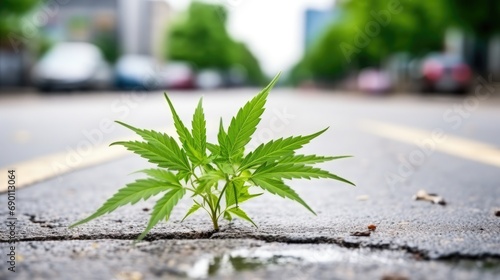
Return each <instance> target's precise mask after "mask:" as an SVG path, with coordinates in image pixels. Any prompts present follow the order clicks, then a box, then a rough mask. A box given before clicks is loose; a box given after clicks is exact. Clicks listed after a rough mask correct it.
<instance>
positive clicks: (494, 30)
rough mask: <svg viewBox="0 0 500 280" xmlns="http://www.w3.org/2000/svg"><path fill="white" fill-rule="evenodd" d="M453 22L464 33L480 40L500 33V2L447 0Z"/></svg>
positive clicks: (491, 0) (488, 0)
mask: <svg viewBox="0 0 500 280" xmlns="http://www.w3.org/2000/svg"><path fill="white" fill-rule="evenodd" d="M448 5H449V7H450V10H451V13H452V16H453V20H454V22H455V23H457V24H458V25H459V26H461V27H462V28H463V29H464V30H465V31H467V32H470V33H473V34H475V35H476V36H478V37H481V38H485V39H487V38H489V37H491V36H493V35H495V34H498V33H500V21H499V20H498V17H499V16H500V1H498V0H476V1H473V2H471V1H465V0H448Z"/></svg>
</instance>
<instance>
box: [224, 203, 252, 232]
mask: <svg viewBox="0 0 500 280" xmlns="http://www.w3.org/2000/svg"><path fill="white" fill-rule="evenodd" d="M227 211H229V212H231V213H233V214H235V215H236V216H238V217H240V218H242V219H243V220H245V221H247V222H250V223H251V224H252V225H253V226H254V227H256V228H257V227H258V226H257V224H255V223H254V222H253V221H252V219H250V217H248V215H247V213H245V211H243V210H242V209H241V208H239V207H237V208H231V209H229V210H227Z"/></svg>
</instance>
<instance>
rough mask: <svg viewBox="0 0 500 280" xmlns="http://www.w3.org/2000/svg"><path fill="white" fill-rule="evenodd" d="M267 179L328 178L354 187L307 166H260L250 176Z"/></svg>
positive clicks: (332, 175)
mask: <svg viewBox="0 0 500 280" xmlns="http://www.w3.org/2000/svg"><path fill="white" fill-rule="evenodd" d="M255 177H258V178H269V179H294V178H297V179H300V178H303V179H311V178H329V179H335V180H339V181H342V182H344V183H348V184H351V185H354V184H353V183H352V182H349V181H347V180H346V179H344V178H341V177H339V176H337V175H335V174H331V173H330V172H328V171H326V170H322V169H320V168H316V167H312V166H307V165H304V164H277V163H272V164H269V165H266V164H264V165H262V166H261V167H259V168H258V169H257V170H255V172H254V173H253V175H252V178H255Z"/></svg>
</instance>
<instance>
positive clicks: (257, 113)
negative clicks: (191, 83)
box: [70, 74, 354, 240]
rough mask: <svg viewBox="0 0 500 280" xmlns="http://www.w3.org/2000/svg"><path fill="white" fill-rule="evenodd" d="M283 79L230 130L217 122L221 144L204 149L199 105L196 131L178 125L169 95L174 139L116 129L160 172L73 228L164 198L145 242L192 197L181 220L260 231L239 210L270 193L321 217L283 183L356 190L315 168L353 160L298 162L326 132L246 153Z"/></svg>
mask: <svg viewBox="0 0 500 280" xmlns="http://www.w3.org/2000/svg"><path fill="white" fill-rule="evenodd" d="M278 78H279V74H278V75H277V76H276V77H275V78H274V79H273V80H272V81H271V83H269V85H268V86H267V87H266V88H264V89H263V90H262V91H261V92H260V93H259V94H257V95H256V96H255V97H254V98H252V99H251V100H250V101H249V102H247V103H246V104H245V105H244V106H243V107H242V108H241V109H239V110H238V112H237V114H236V116H234V117H233V118H232V119H231V121H230V122H229V126H228V128H227V130H226V129H225V128H224V124H223V122H222V118H221V119H220V125H219V130H218V133H217V143H208V142H207V128H206V119H205V113H204V111H203V106H202V102H203V100H202V99H200V101H199V102H198V105H197V106H196V109H195V111H194V114H193V117H192V121H191V129H189V128H188V127H186V125H184V123H183V122H182V120H181V119H180V117H179V115H178V113H177V111H176V110H175V107H174V105H173V102H172V101H171V100H170V98H169V97H168V95H167V94H165V99H166V101H167V103H168V107H169V108H170V111H171V113H172V118H173V121H174V126H175V129H176V132H177V139H178V141H177V140H176V139H174V138H173V137H172V136H171V135H167V134H165V133H162V132H157V131H153V130H146V129H139V128H136V127H133V126H131V125H129V124H125V123H123V122H119V121H117V123H118V124H120V125H122V126H124V127H126V128H128V129H130V130H132V131H133V132H135V133H136V134H137V135H139V136H140V137H141V138H142V141H119V142H115V143H112V144H111V146H114V145H120V146H123V147H125V148H126V149H128V150H130V151H132V152H134V153H136V154H138V155H139V156H141V157H143V158H145V159H147V160H148V161H149V162H151V163H153V164H155V165H156V166H157V167H156V168H150V169H144V170H141V171H139V172H140V173H143V174H145V175H146V176H147V178H144V179H138V180H136V181H135V182H132V183H130V184H127V185H126V186H125V187H123V188H122V189H120V190H118V192H117V193H116V194H115V195H113V196H112V197H111V198H110V199H108V200H107V201H106V202H104V204H103V205H102V206H101V207H100V208H98V209H97V211H96V212H95V213H93V214H92V215H90V216H88V217H86V218H84V219H83V220H81V221H78V222H76V223H75V224H73V225H71V226H70V227H75V226H78V225H81V224H83V223H86V222H89V221H91V220H93V219H95V218H98V217H100V216H102V215H105V214H107V213H110V212H112V211H115V210H116V209H117V208H119V207H121V206H124V205H127V204H135V203H137V202H139V201H140V200H147V199H149V198H151V197H153V196H160V195H161V197H160V198H159V199H158V201H157V202H156V204H155V206H154V207H153V211H152V212H151V217H150V219H149V222H148V224H147V226H146V229H145V230H144V231H143V232H142V233H141V234H140V235H139V237H138V240H141V239H143V238H144V237H145V236H146V235H147V234H148V233H149V231H150V230H151V229H152V228H153V227H154V226H156V225H157V224H158V223H159V222H160V221H162V220H165V221H167V220H168V219H169V218H170V216H171V214H172V211H173V209H174V208H175V206H176V205H177V204H178V203H179V202H180V201H181V200H182V198H183V197H184V196H185V195H186V194H187V193H188V192H189V193H190V194H191V197H192V199H193V206H192V207H191V208H190V209H189V210H188V211H187V213H186V214H185V215H184V217H183V219H182V221H184V220H185V219H186V218H188V217H189V216H191V215H193V214H194V213H196V212H198V210H200V209H203V210H205V211H206V212H207V213H208V215H209V217H210V219H211V221H212V224H213V228H214V230H218V229H219V220H220V219H221V218H224V219H227V220H232V219H233V217H238V218H240V219H242V220H245V221H247V222H249V223H251V224H252V225H253V226H255V227H257V225H256V223H255V222H254V221H253V220H252V219H251V218H250V216H249V215H248V214H247V213H246V212H245V211H244V210H243V209H242V208H241V204H242V203H244V202H246V201H249V200H251V199H253V198H256V197H258V196H260V195H262V194H263V192H254V189H256V188H260V189H261V190H263V191H265V192H269V193H271V194H274V195H278V196H280V197H283V198H288V199H291V200H294V201H296V202H298V203H300V204H301V205H302V206H304V207H305V208H306V209H307V210H309V211H310V212H312V213H313V214H316V213H315V212H314V211H313V210H312V208H311V207H309V205H308V204H307V203H306V202H305V201H304V200H302V198H300V196H299V195H298V194H297V193H296V192H295V191H294V190H293V189H292V188H291V187H290V186H288V185H287V184H286V183H285V180H292V179H320V178H325V179H334V180H337V181H341V182H343V183H347V184H351V185H354V184H353V183H352V182H350V181H348V180H346V179H344V178H342V177H339V176H337V175H335V174H333V173H330V172H329V171H327V170H323V169H321V168H318V167H315V166H313V165H314V164H317V163H322V162H327V161H332V160H337V159H342V158H346V157H349V156H335V157H332V156H318V155H303V154H298V153H297V151H298V150H300V149H301V148H302V147H303V146H304V145H306V144H308V143H309V142H310V141H311V140H313V139H314V138H316V137H318V136H319V135H321V134H323V133H324V132H325V131H326V130H327V129H328V128H326V129H323V130H321V131H318V132H316V133H313V134H310V135H306V136H291V137H288V138H280V139H276V140H272V141H270V142H268V143H263V144H261V145H259V146H258V147H257V148H256V149H255V150H253V151H251V152H248V153H245V146H246V145H247V144H248V143H249V142H250V140H251V137H252V135H253V134H254V133H255V131H256V129H257V126H258V124H259V122H260V120H261V117H262V114H263V113H264V107H265V104H266V101H267V97H268V95H269V92H270V91H271V89H272V88H273V86H274V85H275V84H276V82H277V80H278Z"/></svg>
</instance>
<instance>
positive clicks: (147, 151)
mask: <svg viewBox="0 0 500 280" xmlns="http://www.w3.org/2000/svg"><path fill="white" fill-rule="evenodd" d="M114 145H121V146H124V147H125V148H127V150H129V151H132V152H134V153H135V154H138V155H139V156H141V157H143V158H145V159H147V160H148V161H149V162H151V163H154V164H156V165H158V167H163V168H168V169H171V170H177V171H182V172H186V173H190V172H191V166H190V164H189V161H188V159H187V156H186V153H185V152H184V151H183V150H181V149H180V148H179V146H178V144H177V142H175V140H173V139H172V138H166V140H165V142H164V143H163V144H159V143H153V142H151V143H149V142H139V141H127V142H114V143H111V145H110V146H114Z"/></svg>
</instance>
